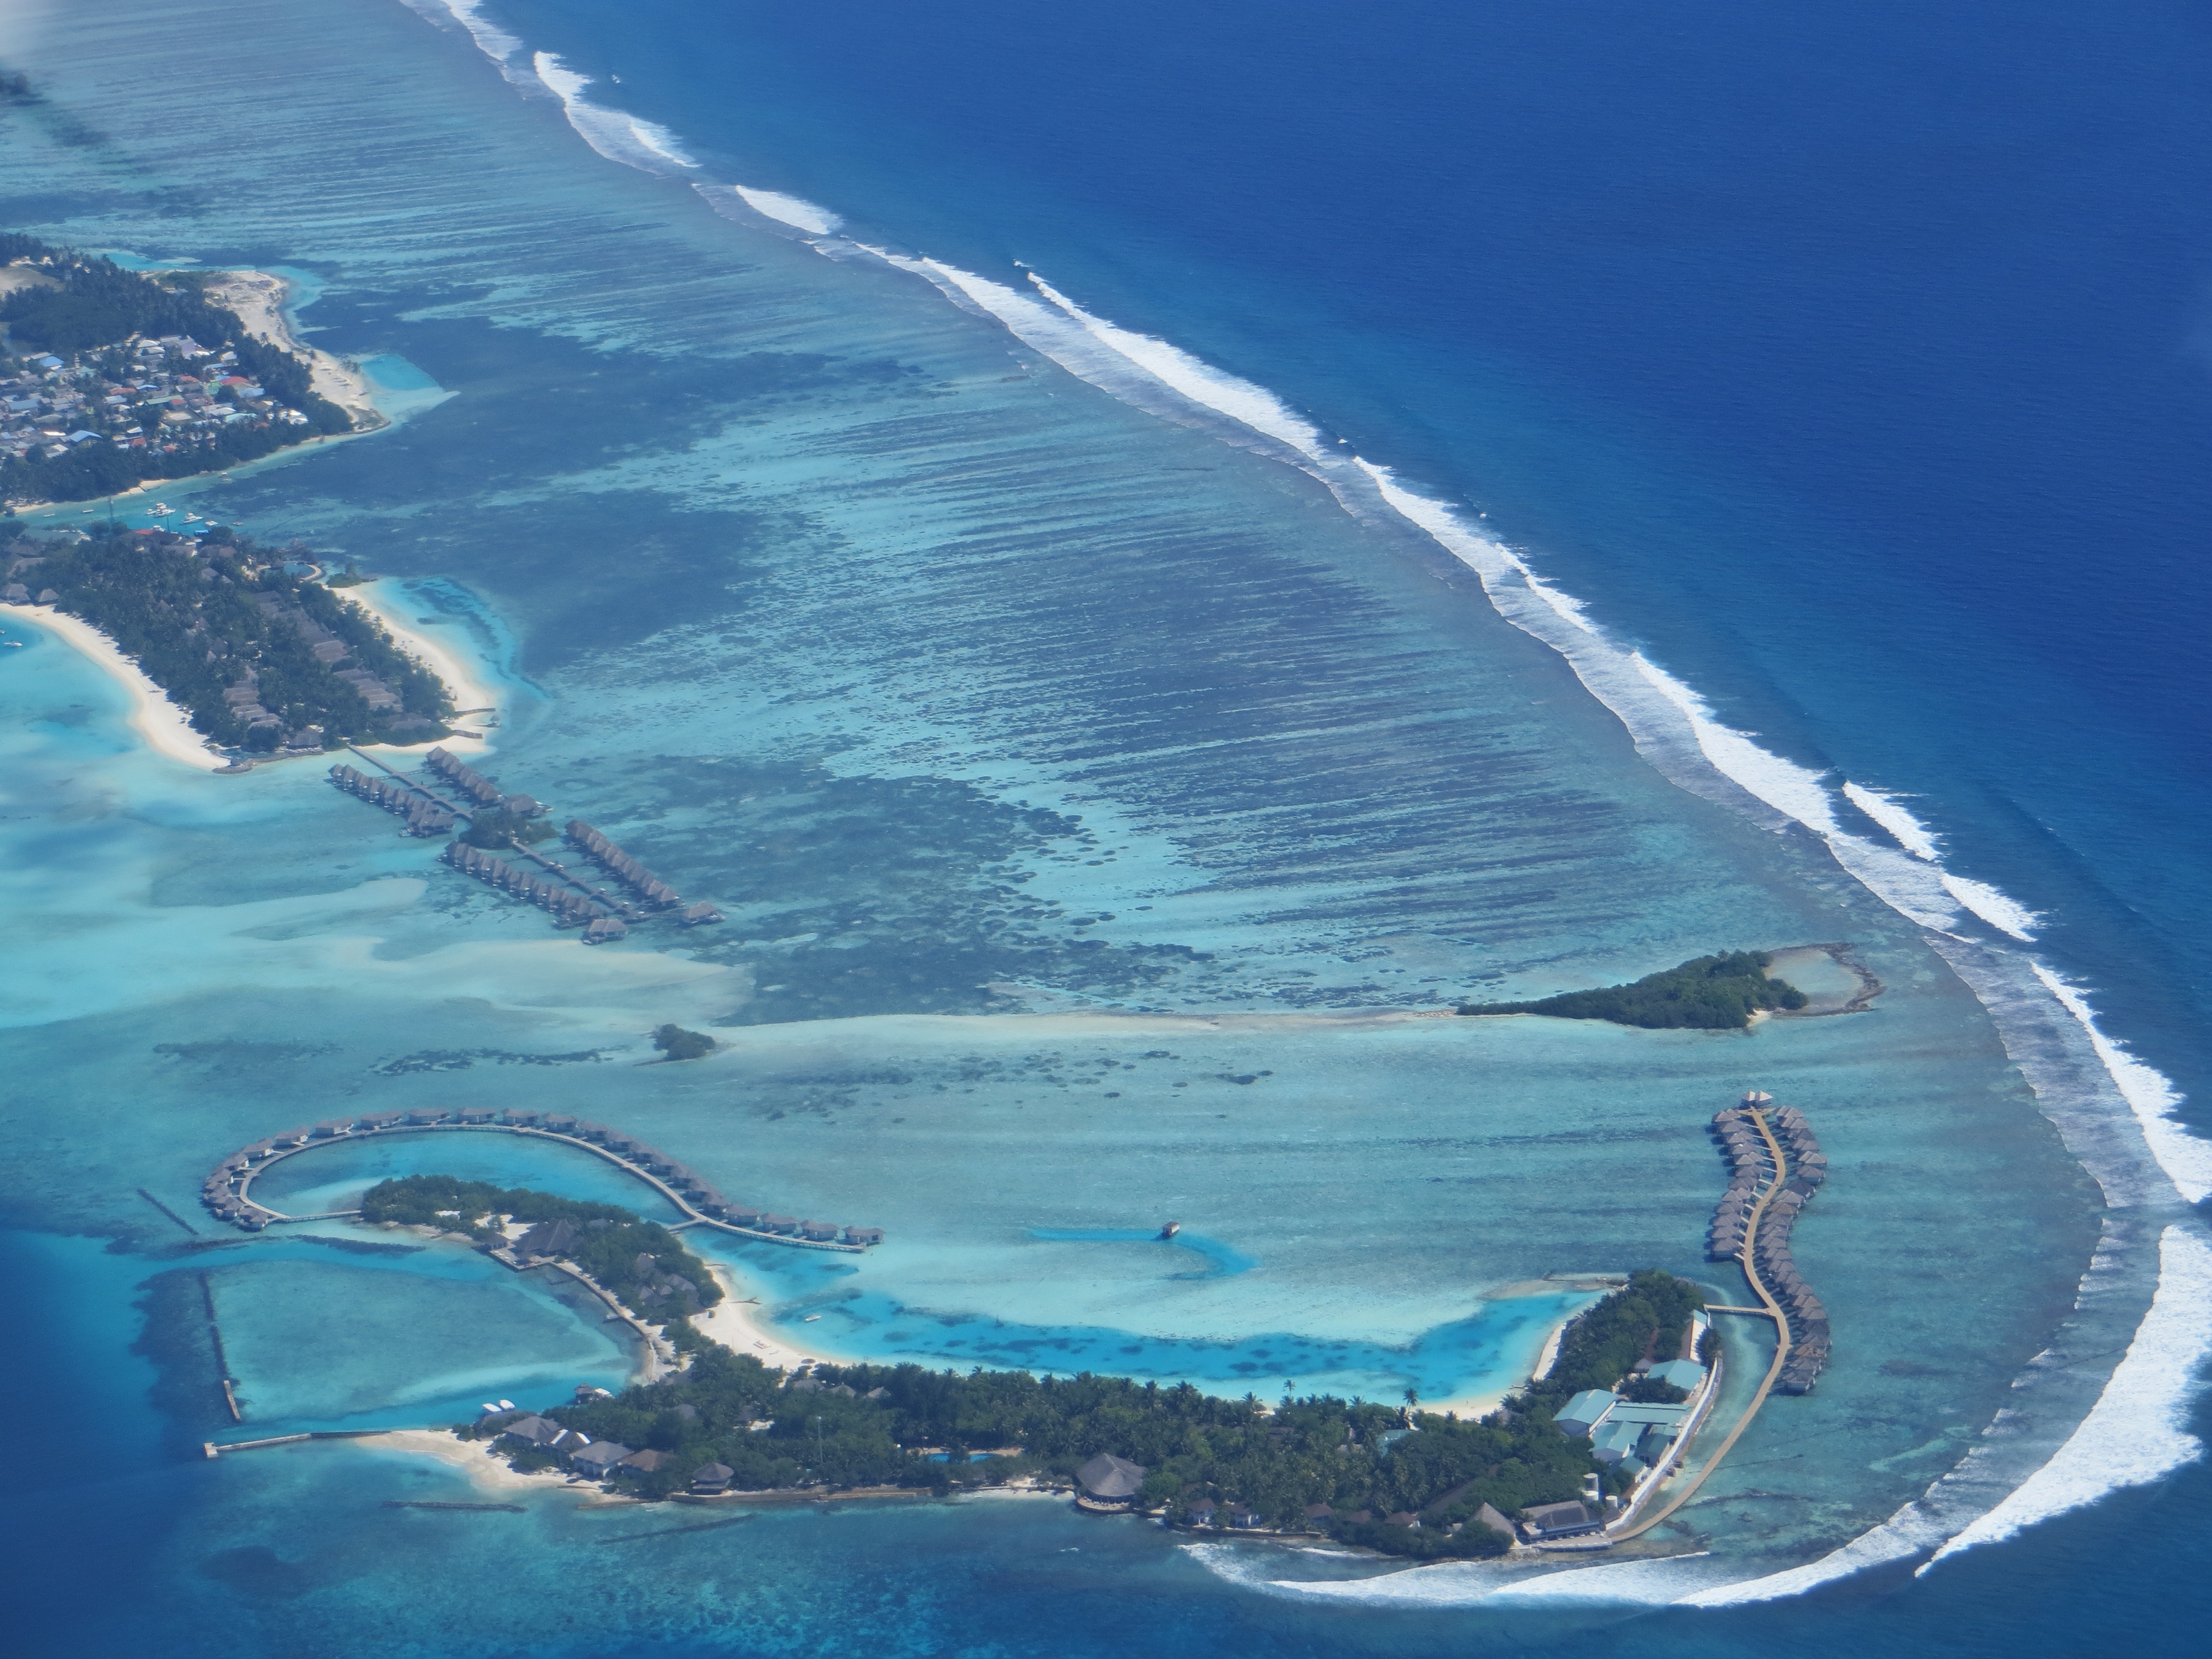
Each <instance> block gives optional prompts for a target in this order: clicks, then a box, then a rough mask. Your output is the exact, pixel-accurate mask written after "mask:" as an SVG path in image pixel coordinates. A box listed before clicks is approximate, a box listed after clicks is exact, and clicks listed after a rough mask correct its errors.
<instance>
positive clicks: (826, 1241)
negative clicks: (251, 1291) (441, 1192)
mask: <svg viewBox="0 0 2212 1659" xmlns="http://www.w3.org/2000/svg"><path fill="white" fill-rule="evenodd" d="M562 1121H564V1122H565V1121H568V1120H566V1119H563V1120H562ZM486 1132H489V1133H496V1134H510V1135H520V1136H521V1137H523V1138H525V1139H538V1140H550V1141H556V1142H558V1143H559V1144H561V1145H562V1146H574V1147H575V1148H577V1149H578V1150H580V1151H582V1152H589V1153H591V1154H592V1157H594V1158H604V1159H605V1161H606V1162H608V1163H610V1164H613V1165H614V1166H615V1167H616V1168H617V1169H618V1170H622V1171H623V1173H624V1174H625V1175H629V1176H633V1177H635V1179H637V1180H639V1181H641V1182H644V1183H645V1184H646V1185H647V1186H648V1187H650V1188H653V1190H654V1191H655V1192H657V1193H659V1194H660V1195H661V1196H662V1197H663V1198H665V1199H666V1200H668V1201H669V1202H670V1203H671V1204H672V1205H674V1206H676V1208H677V1209H678V1211H680V1212H682V1213H683V1215H684V1220H683V1221H680V1222H678V1223H677V1224H676V1225H678V1226H686V1227H712V1228H713V1229H714V1231H717V1232H724V1233H730V1234H732V1235H734V1236H735V1237H739V1238H749V1239H754V1240H757V1241H758V1242H759V1243H763V1244H783V1245H787V1246H789V1247H791V1248H792V1249H801V1250H832V1251H842V1252H844V1253H846V1254H848V1255H860V1253H861V1252H862V1251H864V1250H866V1249H868V1248H869V1246H870V1245H872V1244H873V1243H879V1242H880V1241H881V1239H882V1234H881V1232H880V1231H878V1230H876V1229H874V1228H856V1227H848V1228H846V1229H844V1231H845V1233H846V1235H847V1237H846V1238H844V1239H843V1240H840V1239H837V1238H836V1237H826V1238H823V1237H800V1236H799V1234H798V1233H796V1232H795V1231H794V1232H777V1231H765V1230H763V1229H762V1228H759V1227H755V1226H747V1225H742V1224H740V1223H738V1222H735V1221H729V1220H725V1219H724V1218H721V1217H720V1216H716V1215H710V1214H708V1212H707V1210H706V1209H704V1208H702V1207H701V1206H702V1204H705V1205H713V1206H720V1207H721V1208H724V1209H730V1208H737V1209H738V1210H739V1211H740V1212H741V1213H744V1214H750V1215H756V1216H757V1215H758V1214H759V1213H760V1212H758V1211H752V1210H745V1209H744V1207H743V1206H731V1205H728V1204H726V1202H724V1201H723V1200H721V1199H720V1194H714V1193H713V1192H712V1189H711V1188H699V1187H697V1186H695V1187H693V1188H692V1189H691V1190H693V1191H695V1192H698V1191H702V1190H703V1191H705V1192H706V1193H707V1194H708V1196H707V1197H704V1198H702V1199H701V1200H700V1202H699V1203H694V1202H693V1201H692V1200H691V1199H690V1198H688V1197H686V1196H685V1195H684V1193H682V1192H679V1191H678V1190H677V1188H675V1187H673V1186H671V1185H670V1184H669V1183H668V1182H665V1181H664V1180H662V1179H661V1178H660V1177H659V1176H657V1175H655V1174H653V1171H652V1170H648V1169H647V1168H645V1167H644V1166H643V1165H642V1164H638V1163H635V1162H633V1161H632V1160H631V1159H629V1158H625V1157H623V1155H622V1154H621V1153H620V1152H616V1151H614V1150H613V1149H612V1148H611V1147H606V1146H599V1145H597V1144H596V1143H595V1142H593V1141H592V1140H590V1139H586V1137H585V1136H584V1135H582V1134H581V1133H571V1132H569V1131H568V1130H565V1129H549V1128H544V1127H539V1126H538V1125H534V1124H526V1123H494V1122H483V1123H461V1122H439V1123H404V1122H403V1123H380V1124H377V1125H375V1126H374V1127H346V1128H341V1129H331V1130H330V1131H329V1132H328V1133H313V1132H305V1131H295V1132H294V1133H313V1138H312V1139H306V1140H304V1141H303V1142H302V1144H301V1145H299V1146H289V1147H275V1146H271V1147H270V1149H269V1150H268V1151H267V1152H263V1153H261V1154H260V1155H258V1156H250V1155H245V1156H246V1161H245V1162H244V1164H243V1165H242V1166H240V1167H238V1168H237V1169H236V1172H235V1173H234V1175H232V1176H230V1177H229V1180H228V1183H227V1184H228V1189H229V1192H230V1194H232V1196H233V1200H234V1205H235V1206H236V1207H239V1208H242V1209H244V1210H247V1211H250V1212H252V1218H258V1223H259V1224H260V1225H270V1224H274V1223H281V1222H295V1221H316V1220H325V1219H334V1218H337V1217H340V1216H347V1215H357V1214H359V1213H360V1212H359V1211H357V1210H339V1211H326V1212H323V1213H321V1214H319V1215H287V1214H285V1213H284V1212H283V1211H281V1210H277V1209H274V1208H272V1207H270V1206H268V1205H266V1204H263V1203H261V1202H259V1201H258V1200H256V1199H255V1198H254V1197H253V1196H252V1188H253V1182H254V1181H255V1179H256V1178H257V1177H258V1176H260V1175H261V1174H262V1173H263V1172H264V1171H265V1170H268V1169H269V1168H270V1166H271V1165H273V1164H280V1163H282V1162H283V1161H284V1160H285V1159H287V1158H297V1157H299V1156H300V1155H301V1153H302V1152H313V1151H314V1150H315V1149H316V1148H317V1147H319V1146H341V1145H344V1144H347V1143H349V1142H356V1141H362V1140H380V1139H386V1138H387V1137H390V1136H395V1135H411V1134H451V1133H486ZM602 1133H612V1132H611V1131H602ZM622 1139H623V1140H624V1142H625V1144H627V1143H628V1137H626V1136H625V1137H623V1138H622ZM264 1144H265V1143H264ZM653 1156H654V1157H656V1158H658V1157H659V1154H657V1153H655V1154H653ZM235 1162H236V1160H235V1159H234V1160H233V1163H234V1164H235ZM232 1167H233V1165H232V1164H226V1165H224V1166H223V1168H224V1169H225V1170H228V1169H231V1168H232ZM218 1173H219V1174H220V1173H221V1171H218ZM214 1179H215V1178H214V1177H210V1182H211V1183H212V1182H213V1181H214ZM246 1225H254V1222H253V1220H252V1219H249V1220H248V1222H247V1223H246ZM791 1225H792V1226H793V1228H794V1229H796V1228H802V1227H811V1228H815V1229H817V1230H821V1229H826V1230H827V1231H829V1232H830V1233H832V1234H834V1233H835V1232H836V1231H837V1230H836V1228H834V1227H828V1226H827V1224H824V1223H819V1222H793V1223H792V1224H791Z"/></svg>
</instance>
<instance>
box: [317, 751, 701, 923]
mask: <svg viewBox="0 0 2212 1659" xmlns="http://www.w3.org/2000/svg"><path fill="white" fill-rule="evenodd" d="M346 748H347V750H348V751H349V753H351V754H352V755H353V756H354V757H356V759H358V760H361V761H362V762H365V763H367V764H368V765H370V766H373V767H374V768H375V769H377V771H378V772H380V773H381V774H383V775H382V776H381V777H373V776H371V775H369V774H368V773H366V772H363V771H362V770H361V769H359V768H357V767H352V766H345V765H338V766H333V767H332V768H331V784H332V785H333V786H334V787H337V788H339V789H342V790H343V791H344V792H345V793H347V794H349V795H351V796H353V797H354V798H355V799H358V800H364V801H367V802H368V804H369V805H372V806H376V807H380V808H381V809H382V810H384V811H387V812H389V813H391V814H392V816H393V817H397V818H398V819H399V820H400V822H401V823H402V824H403V825H404V828H403V829H402V831H401V833H402V834H404V835H409V836H423V837H428V836H444V835H450V834H451V833H452V832H453V827H454V826H455V825H456V824H459V823H467V824H471V825H473V824H474V823H475V822H476V820H477V817H479V816H481V815H482V814H484V813H487V812H504V813H507V814H508V815H509V816H510V817H518V818H535V817H544V814H545V811H546V809H545V808H544V806H543V805H540V804H539V803H538V801H537V800H536V799H534V798H532V796H529V795H522V794H502V793H500V788H499V786H498V785H497V784H495V783H494V782H493V781H491V780H490V779H489V778H487V777H485V776H484V775H483V774H482V773H481V772H478V771H477V770H476V769H475V768H473V767H471V766H470V765H468V764H467V763H465V762H464V761H462V760H460V759H459V757H456V756H453V755H452V754H449V753H448V752H447V750H443V749H437V748H434V749H432V750H430V751H429V753H428V754H427V755H425V756H424V757H423V765H424V767H425V768H426V769H428V771H429V773H430V774H431V775H432V776H433V777H434V778H435V785H434V784H433V783H429V782H425V781H422V779H421V778H419V777H409V776H408V775H406V774H404V773H403V772H401V771H399V770H398V769H396V768H394V767H392V766H389V765H387V764H386V763H384V762H383V761H380V760H379V759H378V758H377V757H375V756H374V755H372V754H369V753H368V752H367V751H366V750H361V749H356V748H355V747H354V746H353V745H352V744H347V745H346ZM568 840H569V842H571V843H572V844H573V845H574V846H575V847H576V848H578V849H579V850H580V851H581V852H582V853H584V854H586V856H587V857H588V858H590V859H592V860H593V861H594V862H596V863H597V864H599V866H601V867H602V868H604V869H605V870H606V871H607V872H608V873H609V874H611V875H612V876H613V877H614V878H616V879H617V881H618V882H620V883H621V884H623V886H625V887H627V888H628V889H629V892H630V893H631V894H633V895H635V897H625V896H623V895H622V894H619V893H617V892H614V891H611V890H609V889H608V888H606V887H605V886H603V885H600V884H597V883H595V882H593V881H592V880H590V879H587V878H586V876H585V875H582V874H580V873H578V872H576V871H574V870H572V869H570V868H569V867H568V866H567V865H565V864H563V863H562V862H561V861H560V860H558V859H554V858H549V857H547V856H546V855H545V854H543V853H540V852H538V851H537V850H536V849H535V848H532V847H531V846H530V845H528V844H527V843H526V842H522V841H520V840H517V841H515V842H513V843H512V844H511V845H509V846H507V847H506V848H501V851H500V852H499V853H496V854H495V853H492V852H489V851H487V850H485V849H484V848H479V847H471V846H470V845H469V844H468V843H467V842H464V841H455V842H448V843H447V847H446V849H445V851H444V852H443V853H441V854H439V856H440V858H441V860H443V861H444V862H446V863H447V864H449V865H451V866H453V868H454V869H456V870H458V871H459V872H461V873H462V874H463V875H465V876H473V877H474V878H476V879H477V880H478V881H481V882H483V883H484V884H486V885H488V886H489V887H492V888H494V889H495V890H498V891H500V892H502V893H508V894H512V895H513V896H515V897H517V898H521V899H526V900H527V901H528V902H531V903H532V904H535V905H537V906H538V907H539V908H541V909H544V910H545V911H547V912H548V913H549V914H550V915H551V916H552V917H553V924H554V926H555V927H580V928H582V929H583V930H584V943H585V944H586V945H605V944H607V943H609V942H611V941H612V940H615V939H621V938H623V937H624V936H625V935H627V934H628V933H629V929H630V927H631V926H632V925H633V924H635V923H637V922H641V921H645V920H647V916H648V915H650V914H652V913H653V912H668V913H671V914H672V918H673V920H675V921H677V922H678V923H680V924H681V925H682V926H684V927H702V926H704V925H706V924H708V923H712V922H717V921H722V920H723V916H722V913H721V912H720V910H717V909H716V908H714V906H713V905H711V904H709V903H708V902H707V901H706V900H704V899H695V900H693V901H691V902H689V903H686V902H684V896H683V895H681V894H680V893H678V891H677V890H675V889H674V888H672V887H671V886H670V885H669V884H667V883H666V882H665V881H663V880H661V878H659V877H658V876H656V875H655V874H653V872H652V871H650V870H648V869H647V868H646V867H645V866H643V865H642V864H640V863H639V862H638V861H637V860H635V859H634V858H632V857H631V856H630V855H629V854H627V853H625V852H624V851H623V849H622V848H619V847H617V846H616V845H615V843H614V842H611V841H609V840H608V839H607V838H606V837H605V836H603V835H601V834H600V833H599V831H598V830H597V829H593V828H592V826H591V825H590V824H588V823H585V822H584V821H583V820H582V819H581V818H572V819H570V820H569V822H568ZM524 864H532V865H535V866H538V871H539V872H543V873H542V874H539V873H533V872H531V871H529V870H526V869H524V868H523V867H522V866H523V865H524Z"/></svg>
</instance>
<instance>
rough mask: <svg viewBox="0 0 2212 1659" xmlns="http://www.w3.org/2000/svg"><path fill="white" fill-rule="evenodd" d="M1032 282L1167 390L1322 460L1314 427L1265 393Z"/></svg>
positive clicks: (1044, 284) (1043, 284)
mask: <svg viewBox="0 0 2212 1659" xmlns="http://www.w3.org/2000/svg"><path fill="white" fill-rule="evenodd" d="M1029 277H1030V284H1031V285H1032V286H1033V287H1035V288H1036V291H1037V292H1038V293H1040V294H1042V295H1044V297H1045V298H1046V299H1048V300H1049V301H1052V303H1053V304H1054V306H1056V307H1059V309H1060V311H1061V312H1063V313H1066V315H1067V316H1069V317H1071V318H1073V319H1075V321H1076V322H1077V323H1079V325H1081V326H1082V328H1083V330H1084V331H1085V333H1087V334H1089V335H1090V336H1091V337H1092V338H1093V339H1095V340H1097V342H1098V343H1100V344H1102V345H1103V346H1105V347H1106V348H1107V349H1108V350H1109V351H1111V352H1113V353H1115V355H1116V356H1120V357H1121V358H1122V359H1123V360H1125V361H1126V362H1129V363H1132V364H1134V365H1135V366H1136V367H1137V368H1139V369H1140V370H1142V371H1143V372H1144V373H1145V374H1149V375H1151V376H1152V377H1153V378H1154V379H1155V380H1158V381H1159V382H1160V383H1161V384H1162V385H1164V386H1168V387H1169V388H1170V389H1171V390H1173V391H1175V392H1180V393H1181V394H1182V396H1184V397H1185V398H1189V399H1190V401H1191V402H1193V403H1194V404H1200V405H1202V406H1203V407H1205V408H1207V409H1210V410H1214V411H1215V412H1216V413H1218V414H1221V415H1226V416H1228V417H1229V418H1230V419H1231V420H1232V421H1241V422H1243V423H1244V424H1245V425H1246V426H1249V427H1250V428H1252V429H1253V430H1254V431H1255V432H1264V433H1266V434H1267V435H1268V436H1269V437H1271V438H1273V439H1275V440H1277V441H1279V442H1282V443H1285V444H1287V445H1289V446H1290V447H1291V448H1293V449H1295V450H1297V452H1298V453H1300V454H1302V455H1305V456H1308V457H1314V458H1317V457H1319V456H1320V455H1321V454H1322V453H1323V444H1322V435H1321V433H1320V432H1319V431H1318V430H1317V429H1316V428H1315V427H1314V425H1313V423H1312V422H1310V421H1305V420H1302V419H1300V418H1299V417H1298V416H1296V415H1294V414H1292V413H1291V410H1290V409H1289V408H1288V407H1287V406H1286V405H1285V404H1284V403H1283V401H1282V400H1281V399H1280V398H1278V397H1276V396H1275V394H1274V393H1273V392H1269V391H1268V390H1267V388H1266V387H1264V386H1255V385H1254V384H1253V383H1252V382H1251V381H1249V380H1240V379H1238V378H1237V376H1236V375H1234V374H1226V373H1225V372H1224V371H1222V370H1220V369H1218V368H1212V367H1210V366H1208V365H1207V364H1206V363H1204V362H1200V360H1199V359H1198V358H1196V357H1194V356H1191V355H1190V354H1189V353H1188V352H1187V351H1185V350H1183V349H1181V348H1180V347H1177V346H1172V345H1170V344H1169V343H1167V342H1166V341H1165V340H1162V339H1158V338H1155V337H1153V336H1152V335H1150V334H1139V333H1136V332H1134V331H1131V330H1129V329H1126V328H1120V327H1117V326H1115V325H1114V324H1112V323H1109V322H1107V321H1105V320H1104V319H1103V318H1098V317H1094V316H1092V315H1091V313H1089V312H1087V311H1085V310H1084V309H1083V307H1080V306H1079V305H1077V304H1076V303H1075V302H1074V301H1072V300H1070V299H1069V298H1068V297H1067V296H1066V295H1064V294H1062V293H1060V291H1059V290H1058V289H1055V288H1054V287H1053V286H1052V285H1051V284H1050V283H1047V282H1046V281H1045V280H1044V278H1043V277H1042V276H1038V275H1037V274H1036V272H1035V271H1031V272H1030V274H1029Z"/></svg>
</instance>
